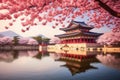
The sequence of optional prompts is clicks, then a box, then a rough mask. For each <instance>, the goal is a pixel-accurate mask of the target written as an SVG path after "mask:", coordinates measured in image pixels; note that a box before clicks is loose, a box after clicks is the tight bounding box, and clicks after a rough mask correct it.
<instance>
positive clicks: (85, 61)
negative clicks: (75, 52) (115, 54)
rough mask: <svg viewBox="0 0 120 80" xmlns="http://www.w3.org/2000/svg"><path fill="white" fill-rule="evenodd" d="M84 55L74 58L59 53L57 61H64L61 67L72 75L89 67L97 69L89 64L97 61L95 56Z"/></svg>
mask: <svg viewBox="0 0 120 80" xmlns="http://www.w3.org/2000/svg"><path fill="white" fill-rule="evenodd" d="M55 55H56V54H55ZM81 57H82V56H81ZM85 57H86V58H82V59H76V58H70V57H65V56H63V55H61V56H60V57H59V59H57V61H63V62H65V64H64V65H61V67H66V68H67V69H68V70H69V71H70V72H71V74H72V75H76V74H77V73H83V72H86V71H87V70H90V69H92V70H93V69H97V67H94V66H92V65H90V63H94V62H98V60H97V59H96V58H95V56H92V57H89V56H85Z"/></svg>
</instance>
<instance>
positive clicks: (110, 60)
mask: <svg viewBox="0 0 120 80" xmlns="http://www.w3.org/2000/svg"><path fill="white" fill-rule="evenodd" d="M101 63H102V64H101ZM104 65H105V66H104ZM108 66H109V67H108ZM117 69H118V70H117ZM98 73H99V75H98ZM111 74H113V75H111ZM119 74H120V54H98V55H97V56H95V55H70V54H69V53H49V52H40V51H36V50H34V51H17V50H16V51H0V80H16V79H17V80H34V79H35V80H80V79H81V80H95V79H97V80H119V79H120V77H119V76H118V75H119ZM46 75H47V77H46ZM109 75H111V76H109ZM6 76H7V77H6ZM96 76H97V77H96ZM108 76H109V77H108Z"/></svg>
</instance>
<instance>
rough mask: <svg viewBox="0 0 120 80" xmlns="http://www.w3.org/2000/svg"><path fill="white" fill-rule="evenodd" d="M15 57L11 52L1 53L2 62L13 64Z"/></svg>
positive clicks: (0, 59)
mask: <svg viewBox="0 0 120 80" xmlns="http://www.w3.org/2000/svg"><path fill="white" fill-rule="evenodd" d="M13 60H14V56H13V55H12V54H11V51H0V61H5V62H12V61H13Z"/></svg>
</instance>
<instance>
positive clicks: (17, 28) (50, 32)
mask: <svg viewBox="0 0 120 80" xmlns="http://www.w3.org/2000/svg"><path fill="white" fill-rule="evenodd" d="M76 20H79V21H85V20H86V19H85V18H84V19H81V18H77V19H76ZM8 22H9V21H5V20H4V21H0V24H1V25H0V32H3V31H7V30H6V29H5V28H4V26H5V25H6V24H8ZM37 24H38V25H37V26H33V27H31V28H30V30H29V31H26V32H22V31H21V29H22V28H23V29H24V27H22V25H21V23H20V20H19V18H18V19H17V21H16V22H15V23H14V25H13V26H10V28H9V29H8V30H11V31H13V32H15V33H17V34H19V35H21V36H23V37H29V36H36V35H39V34H42V35H44V36H46V37H48V38H53V37H54V35H57V34H62V33H64V32H63V31H60V30H59V28H60V27H61V25H58V26H59V27H56V28H55V29H53V28H52V27H51V26H52V24H53V23H48V24H47V25H45V26H43V25H41V23H40V22H38V23H37ZM67 25H68V24H66V26H67ZM92 31H93V32H99V33H101V32H103V33H104V32H108V31H110V30H109V29H108V28H106V27H105V28H103V27H102V28H99V29H93V30H92Z"/></svg>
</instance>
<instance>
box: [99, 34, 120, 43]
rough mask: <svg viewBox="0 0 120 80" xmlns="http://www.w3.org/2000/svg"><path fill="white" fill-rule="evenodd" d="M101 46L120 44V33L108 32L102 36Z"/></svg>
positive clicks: (100, 39) (100, 38)
mask: <svg viewBox="0 0 120 80" xmlns="http://www.w3.org/2000/svg"><path fill="white" fill-rule="evenodd" d="M97 42H98V43H100V44H112V43H116V42H120V32H108V33H104V34H103V35H101V36H100V37H99V38H98V40H97Z"/></svg>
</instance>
